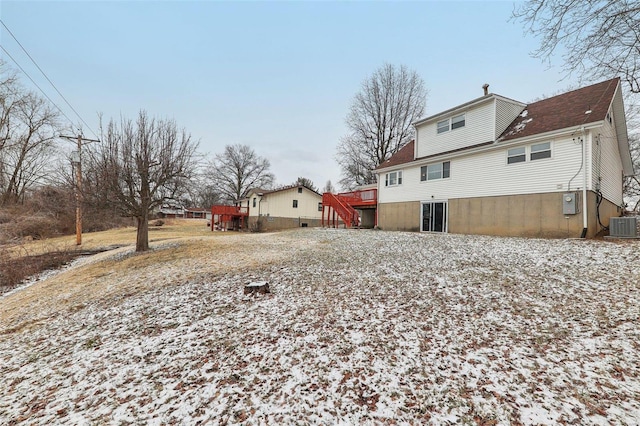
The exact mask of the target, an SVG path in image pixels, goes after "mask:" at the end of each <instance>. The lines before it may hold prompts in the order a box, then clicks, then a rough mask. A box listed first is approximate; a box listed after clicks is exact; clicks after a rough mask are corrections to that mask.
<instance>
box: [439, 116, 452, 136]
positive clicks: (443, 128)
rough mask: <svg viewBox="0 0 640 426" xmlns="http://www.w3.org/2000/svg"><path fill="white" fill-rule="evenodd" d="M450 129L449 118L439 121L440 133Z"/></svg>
mask: <svg viewBox="0 0 640 426" xmlns="http://www.w3.org/2000/svg"><path fill="white" fill-rule="evenodd" d="M448 131H449V119H448V118H447V119H446V120H442V121H438V133H444V132H448Z"/></svg>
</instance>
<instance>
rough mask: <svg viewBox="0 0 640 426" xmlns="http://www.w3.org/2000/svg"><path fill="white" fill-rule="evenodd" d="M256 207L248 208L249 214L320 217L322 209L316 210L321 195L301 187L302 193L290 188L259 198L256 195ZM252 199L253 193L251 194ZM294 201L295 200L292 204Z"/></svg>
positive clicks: (295, 188)
mask: <svg viewBox="0 0 640 426" xmlns="http://www.w3.org/2000/svg"><path fill="white" fill-rule="evenodd" d="M256 198H257V207H255V208H251V209H249V215H250V216H252V217H253V216H258V213H260V214H261V215H262V216H267V215H269V216H272V217H287V218H298V217H304V218H317V219H320V218H321V217H322V211H318V203H322V196H321V195H318V194H316V193H315V192H313V191H310V190H308V189H306V188H302V193H298V188H297V187H294V188H290V189H287V190H284V191H277V192H271V193H266V194H265V195H264V196H263V197H262V200H261V197H260V196H257V197H256ZM252 199H253V195H252ZM294 201H297V203H296V205H297V207H293V206H294Z"/></svg>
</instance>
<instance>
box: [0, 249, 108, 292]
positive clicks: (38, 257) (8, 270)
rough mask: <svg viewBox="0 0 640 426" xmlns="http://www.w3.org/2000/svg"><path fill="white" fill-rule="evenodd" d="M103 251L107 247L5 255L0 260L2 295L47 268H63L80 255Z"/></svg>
mask: <svg viewBox="0 0 640 426" xmlns="http://www.w3.org/2000/svg"><path fill="white" fill-rule="evenodd" d="M103 251H105V249H94V250H82V251H78V250H64V251H54V252H50V253H42V254H34V255H28V256H22V257H17V258H12V259H9V256H3V257H2V260H0V295H1V294H4V293H6V292H8V291H10V290H12V289H14V288H15V287H17V286H19V285H20V284H21V283H22V282H23V281H24V280H25V279H27V278H28V277H31V276H34V275H37V274H39V273H41V272H44V271H47V270H51V269H58V268H61V267H63V266H65V265H67V264H68V263H69V262H71V261H73V260H75V259H77V258H79V257H82V256H90V255H93V254H96V253H100V252H103Z"/></svg>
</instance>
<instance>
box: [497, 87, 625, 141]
mask: <svg viewBox="0 0 640 426" xmlns="http://www.w3.org/2000/svg"><path fill="white" fill-rule="evenodd" d="M619 81H620V79H619V78H614V79H611V80H607V81H603V82H602V83H597V84H593V85H591V86H587V87H583V88H581V89H577V90H573V91H571V92H567V93H563V94H561V95H558V96H553V97H551V98H547V99H543V100H541V101H538V102H534V103H532V104H529V105H527V107H526V108H525V110H524V111H523V112H522V114H520V115H519V116H518V117H517V118H516V119H515V120H514V121H513V123H511V124H510V125H509V127H507V129H506V130H505V131H504V132H503V133H502V135H501V136H500V137H499V138H498V141H508V140H512V139H516V138H522V137H525V136H531V135H537V134H540V133H546V132H550V131H553V130H560V129H565V128H567V127H573V126H580V125H583V124H587V123H593V122H595V121H601V120H604V119H605V117H606V115H607V112H608V111H609V105H610V104H611V100H612V99H613V95H614V93H615V90H616V87H617V86H618V82H619ZM589 110H590V111H591V113H589V114H586V111H589Z"/></svg>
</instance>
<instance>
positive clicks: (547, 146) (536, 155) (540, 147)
mask: <svg viewBox="0 0 640 426" xmlns="http://www.w3.org/2000/svg"><path fill="white" fill-rule="evenodd" d="M542 158H551V142H545V143H538V144H535V145H531V161H533V160H540V159H542Z"/></svg>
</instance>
